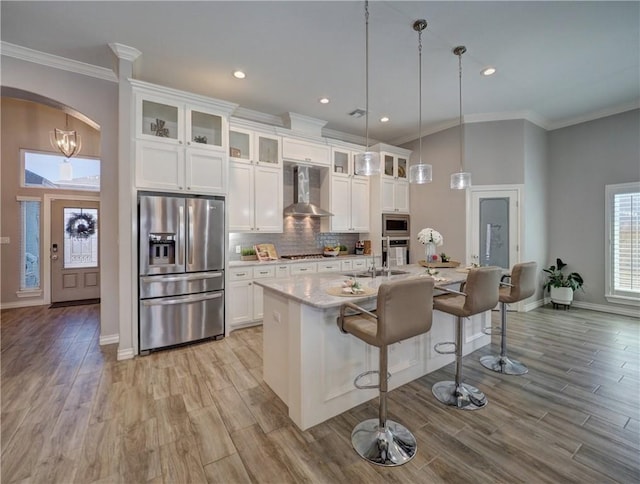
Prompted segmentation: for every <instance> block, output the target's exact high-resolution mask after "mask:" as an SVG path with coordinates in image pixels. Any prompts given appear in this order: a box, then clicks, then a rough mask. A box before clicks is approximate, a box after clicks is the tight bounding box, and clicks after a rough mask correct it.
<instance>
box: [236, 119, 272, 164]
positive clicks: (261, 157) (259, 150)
mask: <svg viewBox="0 0 640 484" xmlns="http://www.w3.org/2000/svg"><path fill="white" fill-rule="evenodd" d="M229 159H230V160H231V161H235V162H238V163H254V164H266V165H269V166H279V165H281V164H282V138H281V137H280V136H278V135H275V134H268V133H261V132H258V131H252V130H250V129H245V128H240V127H234V126H232V127H230V128H229Z"/></svg>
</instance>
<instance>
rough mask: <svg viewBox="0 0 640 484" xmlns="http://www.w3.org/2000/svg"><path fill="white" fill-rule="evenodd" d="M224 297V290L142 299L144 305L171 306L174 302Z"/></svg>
mask: <svg viewBox="0 0 640 484" xmlns="http://www.w3.org/2000/svg"><path fill="white" fill-rule="evenodd" d="M220 297H222V291H220V292H213V293H204V294H194V295H193V296H180V297H175V298H166V297H165V298H160V299H143V300H142V301H140V302H141V303H142V305H143V306H169V305H172V304H185V303H194V302H200V301H206V300H208V299H218V298H220Z"/></svg>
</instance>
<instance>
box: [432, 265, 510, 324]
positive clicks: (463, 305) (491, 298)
mask: <svg viewBox="0 0 640 484" xmlns="http://www.w3.org/2000/svg"><path fill="white" fill-rule="evenodd" d="M501 273H502V269H500V268H499V267H491V266H490V267H478V268H476V269H471V270H470V271H469V274H468V275H467V281H466V283H465V286H464V291H465V294H466V296H462V295H459V294H450V293H449V294H447V293H445V294H443V295H440V296H436V297H434V298H433V307H434V309H437V310H438V311H443V312H445V313H449V314H453V315H454V316H459V317H462V318H466V317H469V316H472V315H474V314H479V313H483V312H485V311H489V310H490V309H493V308H494V307H495V306H496V304H498V288H499V286H500V275H501Z"/></svg>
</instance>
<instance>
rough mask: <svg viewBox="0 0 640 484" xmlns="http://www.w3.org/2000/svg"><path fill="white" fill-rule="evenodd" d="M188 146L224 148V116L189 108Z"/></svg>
mask: <svg viewBox="0 0 640 484" xmlns="http://www.w3.org/2000/svg"><path fill="white" fill-rule="evenodd" d="M186 117H187V121H188V123H187V144H195V145H210V146H215V147H218V148H221V147H222V126H223V122H222V116H220V115H219V114H214V113H211V112H204V111H202V110H196V109H190V108H187V116H186Z"/></svg>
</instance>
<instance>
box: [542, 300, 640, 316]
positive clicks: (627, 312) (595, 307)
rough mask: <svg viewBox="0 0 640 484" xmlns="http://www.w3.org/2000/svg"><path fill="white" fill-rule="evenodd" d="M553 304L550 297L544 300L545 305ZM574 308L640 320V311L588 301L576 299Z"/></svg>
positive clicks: (573, 303) (573, 304) (572, 304)
mask: <svg viewBox="0 0 640 484" xmlns="http://www.w3.org/2000/svg"><path fill="white" fill-rule="evenodd" d="M550 302H551V298H550V297H545V298H544V304H549V303H550ZM571 306H572V307H575V308H580V309H588V310H590V311H599V312H601V313H609V314H620V315H621V316H631V317H632V318H640V310H638V309H627V308H620V307H617V306H609V305H606V304H594V303H590V302H586V301H576V300H575V299H574V300H573V302H572V303H571Z"/></svg>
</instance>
